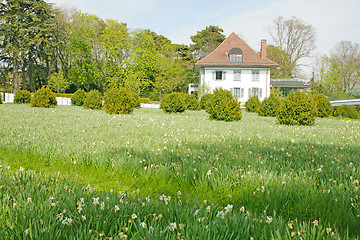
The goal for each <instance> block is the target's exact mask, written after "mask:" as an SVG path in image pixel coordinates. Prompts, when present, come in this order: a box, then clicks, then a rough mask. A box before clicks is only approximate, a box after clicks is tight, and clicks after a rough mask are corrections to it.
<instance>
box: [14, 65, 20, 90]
mask: <svg viewBox="0 0 360 240" xmlns="http://www.w3.org/2000/svg"><path fill="white" fill-rule="evenodd" d="M13 77H14V83H13V84H14V91H13V92H17V90H19V78H18V68H17V60H16V59H14V67H13Z"/></svg>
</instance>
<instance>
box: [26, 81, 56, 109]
mask: <svg viewBox="0 0 360 240" xmlns="http://www.w3.org/2000/svg"><path fill="white" fill-rule="evenodd" d="M56 105H57V101H56V96H55V93H53V92H52V91H51V90H50V89H49V88H47V87H45V86H43V87H42V88H40V89H39V90H37V91H36V92H35V93H34V96H33V97H32V98H31V100H30V106H32V107H44V108H53V107H55V106H56Z"/></svg>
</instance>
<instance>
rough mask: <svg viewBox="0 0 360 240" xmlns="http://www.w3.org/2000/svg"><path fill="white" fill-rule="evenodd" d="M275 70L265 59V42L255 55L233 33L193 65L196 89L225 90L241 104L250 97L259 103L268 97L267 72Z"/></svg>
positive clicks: (268, 76)
mask: <svg viewBox="0 0 360 240" xmlns="http://www.w3.org/2000/svg"><path fill="white" fill-rule="evenodd" d="M277 66H278V65H277V64H276V63H274V62H273V61H271V60H269V59H267V58H266V40H262V41H261V53H260V54H259V53H257V52H256V51H254V50H253V49H252V48H251V47H250V46H249V45H248V44H247V43H246V42H245V41H244V40H242V39H241V38H240V37H239V36H238V35H237V34H235V33H232V34H230V36H229V37H227V38H226V39H225V40H224V41H223V42H222V43H221V44H220V45H219V46H218V47H217V48H216V49H215V50H214V51H213V52H211V53H210V54H209V55H207V56H205V57H204V58H202V59H200V60H199V61H198V62H196V63H195V68H196V69H199V70H200V74H199V75H200V76H199V88H201V86H203V88H207V89H209V90H210V91H211V92H212V91H213V90H214V89H217V88H223V89H227V90H229V91H231V93H232V94H233V96H235V97H236V98H237V99H238V100H239V101H241V102H242V103H245V102H246V101H247V100H248V99H249V98H250V97H251V96H254V95H257V96H258V97H259V99H260V100H263V99H264V98H265V97H268V96H269V95H270V68H275V67H277ZM205 86H206V87H205ZM200 94H201V93H200Z"/></svg>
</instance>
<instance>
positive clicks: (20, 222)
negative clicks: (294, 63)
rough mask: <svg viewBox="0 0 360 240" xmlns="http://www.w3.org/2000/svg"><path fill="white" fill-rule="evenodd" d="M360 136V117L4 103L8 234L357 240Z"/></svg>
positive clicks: (0, 147)
mask: <svg viewBox="0 0 360 240" xmlns="http://www.w3.org/2000/svg"><path fill="white" fill-rule="evenodd" d="M359 137H360V122H359V121H343V120H336V119H316V124H315V126H283V125H278V124H276V123H275V118H264V117H259V116H258V115H256V114H252V113H245V112H243V119H242V120H240V121H238V122H231V123H228V122H220V121H213V120H209V118H208V114H206V113H205V112H204V111H186V112H185V113H182V114H166V113H164V112H163V111H161V110H158V109H138V110H136V111H135V112H134V113H133V114H132V115H109V114H106V113H105V112H103V111H91V110H85V109H82V108H80V107H74V106H58V107H56V108H55V109H39V108H31V107H29V106H28V105H14V104H5V105H0V165H1V168H0V174H1V176H2V177H1V180H0V181H1V182H0V194H1V196H0V199H1V200H0V201H1V207H2V208H3V211H2V213H0V231H1V232H0V234H2V235H1V236H6V237H10V238H11V237H13V238H15V239H16V238H20V237H21V238H26V237H28V238H29V239H30V238H43V239H45V238H46V236H51V235H46V234H53V235H54V236H56V237H55V238H58V239H63V238H69V239H76V238H80V239H88V238H99V239H100V238H104V239H105V238H110V237H111V238H112V239H121V238H123V237H124V236H125V235H126V236H127V237H128V238H133V239H139V238H144V237H145V238H148V239H159V238H160V239H162V238H169V239H194V238H196V237H198V238H199V239H216V238H218V239H251V238H254V239H271V238H274V239H292V238H302V239H357V238H359V236H360V207H359V204H360V199H359V198H360V197H359V195H360V194H359V179H360V173H359V170H358V167H359V160H360V157H359V156H360V142H359ZM29 198H30V200H29ZM81 199H82V200H81ZM52 203H55V206H52ZM79 207H80V209H81V210H79ZM159 215H161V217H159ZM84 216H85V217H84ZM135 216H136V217H135ZM84 218H85V219H84ZM45 223H46V225H45ZM180 224H181V225H180Z"/></svg>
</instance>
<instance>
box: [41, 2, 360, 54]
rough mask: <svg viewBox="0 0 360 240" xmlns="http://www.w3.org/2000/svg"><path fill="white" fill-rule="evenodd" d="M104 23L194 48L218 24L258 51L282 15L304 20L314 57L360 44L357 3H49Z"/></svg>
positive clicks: (269, 40) (226, 33) (358, 7)
mask: <svg viewBox="0 0 360 240" xmlns="http://www.w3.org/2000/svg"><path fill="white" fill-rule="evenodd" d="M47 2H51V3H55V4H56V6H58V7H62V8H76V9H78V10H81V11H82V12H86V13H91V14H96V15H98V16H99V17H101V18H103V19H115V20H118V21H119V22H125V23H127V24H128V27H129V28H133V29H136V28H141V29H150V30H152V31H154V32H156V33H158V34H161V35H163V36H165V37H167V38H169V39H170V40H171V41H172V42H173V43H179V44H190V43H191V40H190V36H192V35H195V34H196V32H197V31H200V30H203V29H205V27H206V26H209V25H216V26H220V27H221V28H223V29H224V34H225V35H229V34H230V33H231V32H235V33H237V34H238V35H239V36H240V37H242V38H243V39H244V40H245V41H246V42H247V43H248V44H249V45H250V46H251V47H252V48H253V49H254V50H256V51H258V50H259V49H260V41H261V39H267V40H268V44H271V43H272V40H271V38H270V36H269V34H268V32H267V31H266V27H267V26H269V25H270V24H271V23H272V21H273V20H274V19H275V18H276V17H278V16H283V17H284V18H286V19H288V18H290V17H291V16H296V17H297V18H300V19H301V20H303V21H304V22H306V23H307V24H311V25H312V26H313V27H314V28H315V31H316V39H317V40H316V46H317V48H316V50H315V51H314V55H319V54H324V53H328V52H329V50H330V49H331V48H333V47H334V46H335V44H336V43H337V42H339V41H341V40H347V41H352V42H356V43H360V20H359V17H358V11H359V9H360V1H359V0H342V1H339V0H301V1H300V0H246V1H244V0H237V1H235V0H217V1H215V0H47Z"/></svg>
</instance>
